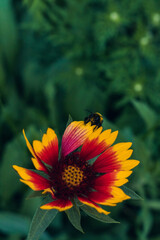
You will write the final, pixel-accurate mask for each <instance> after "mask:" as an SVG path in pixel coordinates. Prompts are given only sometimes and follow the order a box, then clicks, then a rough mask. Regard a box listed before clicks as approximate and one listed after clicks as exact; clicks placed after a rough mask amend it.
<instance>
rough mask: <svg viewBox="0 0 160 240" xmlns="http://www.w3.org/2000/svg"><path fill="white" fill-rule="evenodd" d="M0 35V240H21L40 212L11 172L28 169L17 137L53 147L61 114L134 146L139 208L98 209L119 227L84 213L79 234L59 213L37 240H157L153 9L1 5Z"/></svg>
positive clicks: (113, 3) (113, 0) (131, 204)
mask: <svg viewBox="0 0 160 240" xmlns="http://www.w3.org/2000/svg"><path fill="white" fill-rule="evenodd" d="M0 36H1V37H0V133H1V134H0V136H1V138H0V146H1V147H0V156H1V157H0V189H1V192H0V199H1V201H0V239H2V240H21V239H25V236H26V233H27V231H28V230H27V229H28V227H29V222H30V221H31V218H32V217H33V214H34V212H35V211H36V208H37V207H38V206H39V204H40V200H39V198H35V199H31V200H26V197H27V195H28V194H29V193H30V190H29V188H28V187H27V186H25V185H23V184H21V183H20V182H19V181H18V176H17V175H16V174H15V172H14V171H13V170H12V167H11V166H12V164H18V165H20V166H24V167H30V168H32V164H31V161H30V160H29V159H30V154H29V153H28V151H27V147H26V146H25V142H24V139H23V137H22V129H23V128H24V129H25V130H26V134H27V137H28V138H29V140H30V141H31V140H33V139H40V138H41V136H42V133H41V131H42V132H44V131H45V130H46V129H47V127H52V128H54V129H55V131H56V133H57V134H58V137H59V139H60V137H61V135H62V133H63V131H64V128H65V125H66V122H67V118H68V114H69V113H70V114H71V116H72V117H73V119H75V120H81V119H83V118H84V117H85V116H86V114H87V112H86V110H90V111H93V112H94V111H98V112H101V113H102V114H103V116H104V118H105V120H104V124H103V126H104V128H112V129H113V130H115V129H119V132H120V133H119V137H118V141H132V142H133V149H134V156H133V157H134V158H135V159H139V160H140V161H141V164H140V166H138V167H137V168H136V169H135V170H134V174H133V176H132V177H131V178H130V183H129V184H128V186H130V187H131V188H132V189H133V190H135V191H136V192H137V193H138V194H140V195H141V196H142V197H143V199H144V200H143V201H126V202H124V203H122V204H119V205H118V206H117V207H114V208H111V209H110V208H106V209H107V210H108V209H110V210H111V217H113V218H115V219H116V220H118V221H120V222H121V224H112V225H110V224H107V225H106V224H104V223H102V222H98V221H96V220H94V219H91V218H88V217H87V216H86V215H83V217H82V226H83V228H84V230H85V234H81V233H79V232H78V231H76V230H75V229H73V227H72V226H71V224H70V223H69V222H68V220H67V216H66V215H65V214H58V215H57V216H56V218H55V220H54V221H53V223H52V224H51V226H50V227H49V228H48V230H47V232H46V233H45V234H44V235H43V236H42V240H43V239H44V240H45V239H46V240H52V239H56V240H72V239H77V240H85V239H87V240H89V239H93V240H94V239H97V238H98V239H99V240H104V239H107V240H113V239H115V240H116V239H117V240H121V239H122V240H127V239H130V240H132V239H138V240H148V239H149V240H150V239H151V240H159V239H160V231H159V222H160V214H159V212H160V191H159V189H160V157H159V149H160V44H159V42H160V2H159V1H157V0H148V1H145V0H135V1H128V0H121V1H118V0H81V1H78V0H23V1H20V0H1V1H0ZM7 219H8V220H7Z"/></svg>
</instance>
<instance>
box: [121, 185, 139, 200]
mask: <svg viewBox="0 0 160 240" xmlns="http://www.w3.org/2000/svg"><path fill="white" fill-rule="evenodd" d="M121 189H122V190H123V191H124V192H125V194H127V195H128V196H130V197H131V199H134V200H143V198H141V197H140V196H139V195H138V194H137V193H135V192H134V191H133V190H131V189H130V188H128V187H126V186H122V187H121Z"/></svg>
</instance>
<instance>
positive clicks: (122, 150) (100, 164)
mask: <svg viewBox="0 0 160 240" xmlns="http://www.w3.org/2000/svg"><path fill="white" fill-rule="evenodd" d="M130 146H131V143H118V144H116V145H114V146H112V147H110V148H108V149H107V150H106V151H105V152H103V153H102V154H101V155H100V156H99V157H98V158H97V159H96V161H95V162H94V164H93V168H94V170H95V171H97V172H102V173H107V172H112V171H115V170H119V171H120V170H130V169H132V168H134V167H135V166H137V165H138V164H139V161H137V160H128V158H129V157H130V156H131V154H132V152H133V150H132V149H129V150H128V148H129V147H130Z"/></svg>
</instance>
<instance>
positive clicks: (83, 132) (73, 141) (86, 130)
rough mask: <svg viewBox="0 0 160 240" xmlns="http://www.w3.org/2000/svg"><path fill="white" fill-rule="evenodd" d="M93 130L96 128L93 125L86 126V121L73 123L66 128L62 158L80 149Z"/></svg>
mask: <svg viewBox="0 0 160 240" xmlns="http://www.w3.org/2000/svg"><path fill="white" fill-rule="evenodd" d="M93 130H94V126H91V123H87V124H84V121H74V122H72V123H71V124H70V125H69V126H68V127H67V128H66V130H65V132H64V134H63V137H62V149H61V154H62V157H65V156H66V155H68V154H69V153H71V152H73V151H74V150H75V149H77V148H78V147H80V146H81V145H82V144H83V143H84V141H85V140H86V138H87V137H88V136H89V135H90V134H91V133H92V132H93Z"/></svg>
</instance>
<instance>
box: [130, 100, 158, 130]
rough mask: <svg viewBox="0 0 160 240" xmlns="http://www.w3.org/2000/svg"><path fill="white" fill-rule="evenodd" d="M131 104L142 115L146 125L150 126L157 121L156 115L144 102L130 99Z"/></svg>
mask: <svg viewBox="0 0 160 240" xmlns="http://www.w3.org/2000/svg"><path fill="white" fill-rule="evenodd" d="M132 104H133V106H134V107H135V108H136V110H137V112H138V113H139V115H140V116H141V117H142V119H143V120H144V122H145V123H146V126H147V127H148V128H151V127H153V126H154V124H155V123H156V121H157V115H156V113H155V112H154V111H153V109H151V108H150V107H149V106H148V105H147V104H146V103H144V102H140V101H136V100H132Z"/></svg>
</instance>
